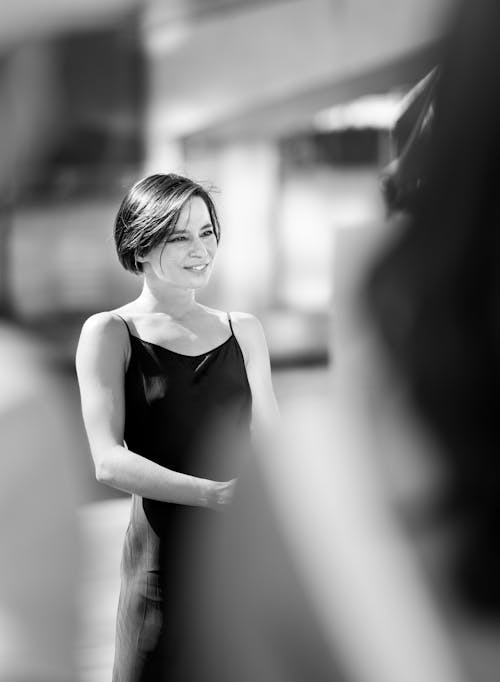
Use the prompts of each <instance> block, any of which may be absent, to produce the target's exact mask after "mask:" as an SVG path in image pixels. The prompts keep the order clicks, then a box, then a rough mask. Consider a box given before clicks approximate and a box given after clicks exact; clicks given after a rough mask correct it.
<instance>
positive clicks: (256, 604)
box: [191, 452, 348, 682]
mask: <svg viewBox="0 0 500 682" xmlns="http://www.w3.org/2000/svg"><path fill="white" fill-rule="evenodd" d="M267 455H268V456H273V454H272V453H271V452H269V453H267ZM292 466H293V465H292ZM266 479H268V476H266V474H265V473H264V471H263V470H262V465H261V464H259V462H258V457H252V458H251V459H250V460H249V462H248V465H247V467H246V468H245V471H244V472H243V473H242V476H241V478H240V480H239V482H238V487H237V494H236V497H235V500H234V503H233V505H232V508H231V509H230V510H229V511H228V512H226V513H225V514H224V518H223V519H222V521H221V523H220V524H219V527H218V528H217V529H214V530H215V532H212V533H211V534H208V535H206V536H205V537H204V538H203V549H204V555H205V561H204V562H203V563H201V564H199V565H198V567H197V568H196V569H195V572H194V574H193V576H192V580H193V586H194V587H193V590H194V592H195V595H196V597H195V603H196V611H194V610H193V613H192V614H191V615H192V621H193V627H194V632H195V635H196V638H195V651H196V656H195V657H194V661H195V667H196V672H194V673H193V677H192V679H193V680H195V679H196V680H198V679H199V680H205V681H206V682H233V681H234V680H238V682H255V681H256V680H259V681H262V682H305V680H314V681H315V682H345V680H347V679H348V678H347V677H346V675H345V673H344V672H342V669H341V666H340V663H339V662H338V661H337V660H336V657H335V653H332V646H331V642H330V641H328V640H329V634H330V633H328V632H326V630H325V624H324V622H322V620H321V616H320V615H319V614H318V610H317V607H315V605H314V604H313V603H312V600H311V597H310V595H308V594H307V587H306V585H305V582H306V581H305V580H304V576H303V575H302V574H301V567H300V566H298V563H297V561H296V558H294V557H292V554H291V552H290V547H289V546H288V542H287V540H286V538H285V537H284V533H283V528H282V527H281V524H280V521H279V519H278V517H277V513H276V507H275V504H274V502H273V500H272V498H273V497H274V496H276V494H278V493H277V491H276V490H272V487H273V484H272V483H271V482H270V481H269V480H266ZM311 532H312V533H313V532H315V529H311Z"/></svg>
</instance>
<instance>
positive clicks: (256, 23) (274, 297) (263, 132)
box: [0, 0, 488, 682]
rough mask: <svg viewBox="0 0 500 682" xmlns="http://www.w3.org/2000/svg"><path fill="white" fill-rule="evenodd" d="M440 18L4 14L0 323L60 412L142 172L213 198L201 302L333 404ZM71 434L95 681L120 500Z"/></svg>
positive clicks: (296, 0) (308, 390) (48, 1)
mask: <svg viewBox="0 0 500 682" xmlns="http://www.w3.org/2000/svg"><path fill="white" fill-rule="evenodd" d="M449 5H450V2H449V0H438V1H437V0H418V1H417V0H379V1H378V2H370V1H369V0H143V1H142V2H138V1H137V0H99V1H97V0H84V1H83V2H79V3H68V2H64V1H63V0H4V1H3V3H2V22H1V24H0V140H1V149H2V154H1V157H0V310H1V313H2V317H3V318H4V319H5V320H10V321H13V322H14V323H15V324H17V325H19V326H20V327H22V328H23V329H25V330H28V331H29V332H31V333H32V334H34V335H36V338H42V339H43V340H44V342H45V343H46V344H48V345H49V346H50V347H51V349H52V351H53V354H54V356H55V357H56V358H57V363H58V365H59V366H60V368H62V371H63V373H65V374H66V377H67V380H68V384H69V388H68V393H67V400H68V405H69V407H70V410H71V412H72V413H73V414H74V415H78V410H79V404H78V395H77V389H76V379H75V374H74V353H75V348H76V343H77V340H78V335H79V332H80V328H81V325H82V322H83V320H84V319H85V318H86V317H87V316H89V315H90V314H93V313H94V312H96V311H100V310H105V309H110V308H113V307H116V306H119V305H122V304H123V303H125V302H126V301H128V300H130V299H131V298H132V297H134V296H135V295H136V294H138V293H139V290H140V280H139V279H138V278H137V277H135V276H133V275H131V274H130V273H127V272H125V271H124V270H123V269H122V268H121V266H120V265H119V263H118V260H117V258H116V256H115V253H114V244H113V239H112V223H113V218H114V215H115V213H116V210H117V208H118V205H119V203H120V201H121V199H122V197H123V195H124V193H125V191H126V190H127V189H128V188H129V186H130V185H131V184H132V183H133V182H135V181H136V180H137V179H138V178H140V177H142V176H143V175H145V174H148V173H152V172H169V171H175V172H179V173H183V174H186V175H189V176H191V177H193V178H194V179H195V180H197V181H200V182H202V183H204V184H207V185H208V186H210V187H213V188H214V198H215V201H216V204H217V206H218V208H219V211H220V217H221V223H222V241H221V246H220V250H219V255H218V263H217V267H216V269H215V271H214V275H213V279H212V281H211V283H210V285H209V288H208V289H207V290H206V291H204V292H203V294H202V299H201V300H202V301H203V302H206V303H207V304H209V305H212V306H214V307H218V308H222V309H227V310H244V311H248V312H252V313H254V314H256V315H257V316H258V317H259V318H260V319H261V321H262V323H263V325H264V328H265V331H266V335H267V339H268V344H269V348H270V353H271V361H272V367H273V374H274V382H275V387H276V392H277V396H278V400H279V402H280V403H281V404H284V403H286V401H287V399H288V398H289V397H290V396H297V395H298V394H300V395H301V396H306V397H307V396H308V395H314V396H322V395H323V396H326V395H327V393H328V390H329V389H328V386H329V377H330V376H331V372H332V371H335V362H336V357H337V355H338V354H341V353H342V350H343V348H344V349H349V348H352V346H353V345H355V344H356V342H357V341H359V333H360V332H359V330H358V329H357V326H356V319H355V318H356V314H357V313H356V307H355V305H354V304H353V295H354V294H355V292H356V290H357V286H358V283H359V279H360V278H361V276H362V273H363V272H364V268H365V265H366V262H367V260H369V259H370V258H371V257H372V256H373V254H374V252H375V251H376V250H377V249H378V248H379V247H380V245H381V244H382V243H383V242H384V239H385V238H386V236H385V234H386V231H387V226H386V222H385V215H384V205H383V200H382V197H381V194H380V187H379V185H380V170H381V169H382V168H383V167H384V166H386V164H387V163H388V162H389V160H390V159H391V158H392V156H393V150H392V149H391V144H392V141H391V136H390V130H391V128H392V126H393V125H394V122H395V121H396V119H397V118H398V116H399V114H400V112H401V110H402V103H403V101H404V98H405V95H406V94H407V93H408V92H409V91H410V90H411V88H413V86H414V85H415V84H416V83H417V82H418V81H419V80H420V79H421V78H422V77H423V76H425V74H426V73H428V72H429V70H430V69H431V68H432V67H433V66H434V65H435V59H436V45H437V42H438V41H439V39H440V37H441V31H442V26H443V17H445V16H446V12H447V11H448V9H449ZM75 424H77V425H76V426H75V429H74V431H73V438H74V441H73V444H74V448H72V452H71V453H68V457H70V458H74V461H73V462H72V466H74V468H75V470H76V471H77V478H78V492H77V496H78V500H77V502H78V506H79V509H80V523H81V524H83V526H84V529H85V533H84V543H85V548H84V549H85V551H84V557H85V561H84V564H85V566H86V567H87V568H86V569H84V585H83V588H82V590H81V595H82V596H83V601H84V602H85V604H86V609H85V610H84V627H83V635H82V638H81V639H82V643H81V646H80V650H81V656H80V659H81V670H82V676H83V677H82V679H84V680H85V681H88V682H91V681H92V682H100V680H105V679H108V677H107V676H109V666H110V664H111V660H112V654H113V649H112V647H113V624H114V615H115V608H116V599H117V590H118V562H119V554H120V549H121V543H122V535H123V531H124V529H125V526H126V523H127V515H128V499H127V498H126V497H123V498H120V496H119V494H118V493H117V492H116V491H113V490H112V489H111V488H106V487H105V486H102V485H99V484H97V483H96V482H95V481H94V474H93V470H92V465H91V459H90V454H89V453H88V452H87V451H86V441H85V437H84V433H83V427H82V426H80V425H79V421H78V416H77V418H76V419H75ZM413 466H414V467H415V470H418V467H419V465H418V464H415V462H414V463H413ZM412 471H413V470H412ZM398 472H399V473H398ZM391 475H392V476H395V477H397V476H398V475H399V476H400V477H401V479H404V486H406V492H407V493H408V488H411V486H412V485H413V484H414V483H415V481H416V483H415V485H418V481H419V480H420V479H419V476H418V473H415V476H412V479H411V481H408V469H405V468H404V465H403V466H401V463H400V462H399V464H398V463H397V462H393V463H392V469H391ZM408 494H409V495H410V496H411V491H410V492H409V493H408ZM85 571H86V572H85ZM478 679H479V678H478ZM483 679H488V678H487V677H484V678H483Z"/></svg>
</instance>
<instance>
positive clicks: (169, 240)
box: [168, 236, 186, 244]
mask: <svg viewBox="0 0 500 682" xmlns="http://www.w3.org/2000/svg"><path fill="white" fill-rule="evenodd" d="M185 239H186V237H181V236H179V237H170V239H168V244H171V243H172V242H182V241H184V240H185Z"/></svg>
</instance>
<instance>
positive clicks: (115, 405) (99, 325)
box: [76, 313, 232, 509]
mask: <svg viewBox="0 0 500 682" xmlns="http://www.w3.org/2000/svg"><path fill="white" fill-rule="evenodd" d="M128 349H129V339H128V334H127V331H126V329H125V327H124V325H123V323H121V322H120V321H119V320H117V319H116V318H115V317H113V315H112V314H111V313H98V314H97V315H93V316H92V317H90V318H89V319H88V320H87V321H86V322H85V324H84V325H83V328H82V332H81V335H80V340H79V343H78V350H77V353H76V371H77V375H78V383H79V386H80V396H81V403H82V414H83V420H84V423H85V429H86V431H87V436H88V440H89V444H90V450H91V453H92V458H93V460H94V464H95V471H96V478H97V480H98V481H100V482H101V483H105V484H106V485H109V486H111V487H113V488H118V489H119V490H124V491H126V492H128V493H135V494H137V495H141V496H142V497H146V498H149V499H152V500H159V501H160V502H173V503H176V504H185V505H191V506H199V507H210V508H212V509H221V508H222V507H223V506H224V505H225V504H227V502H228V501H229V499H230V492H231V490H232V484H231V483H229V482H222V483H220V482H218V481H209V480H207V479H203V478H197V477H195V476H189V475H187V474H182V473H179V472H177V471H172V470H171V469H167V468H166V467H163V466H161V465H160V464H156V463H155V462H152V461H151V460H149V459H147V458H146V457H142V456H141V455H138V454H137V453H135V452H132V451H130V450H128V449H127V448H125V447H124V444H123V433H124V424H125V395H124V377H125V370H126V365H127V354H128Z"/></svg>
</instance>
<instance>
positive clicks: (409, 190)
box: [382, 67, 439, 211]
mask: <svg viewBox="0 0 500 682" xmlns="http://www.w3.org/2000/svg"><path fill="white" fill-rule="evenodd" d="M438 80H439V68H438V67H436V68H434V69H433V70H432V71H431V72H430V73H428V74H427V75H426V76H425V78H423V79H422V80H421V81H419V82H418V83H417V85H416V86H415V87H414V88H413V89H412V90H411V91H410V92H409V93H408V95H407V97H406V100H405V103H404V106H403V112H402V114H401V115H400V117H399V118H398V120H397V121H396V124H395V126H394V129H393V130H392V132H391V137H392V142H393V146H394V150H395V155H396V158H395V159H394V160H393V161H392V162H391V163H390V164H389V165H388V166H387V167H386V168H385V169H384V172H383V173H382V191H383V194H384V198H385V201H386V204H387V207H388V209H389V211H397V210H412V207H413V206H414V204H415V202H416V201H417V197H418V193H419V190H420V188H421V186H422V182H423V179H424V178H423V174H424V168H425V165H426V161H427V156H428V154H429V150H430V149H429V141H430V136H431V130H432V122H433V118H434V96H435V90H436V86H437V83H438Z"/></svg>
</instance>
